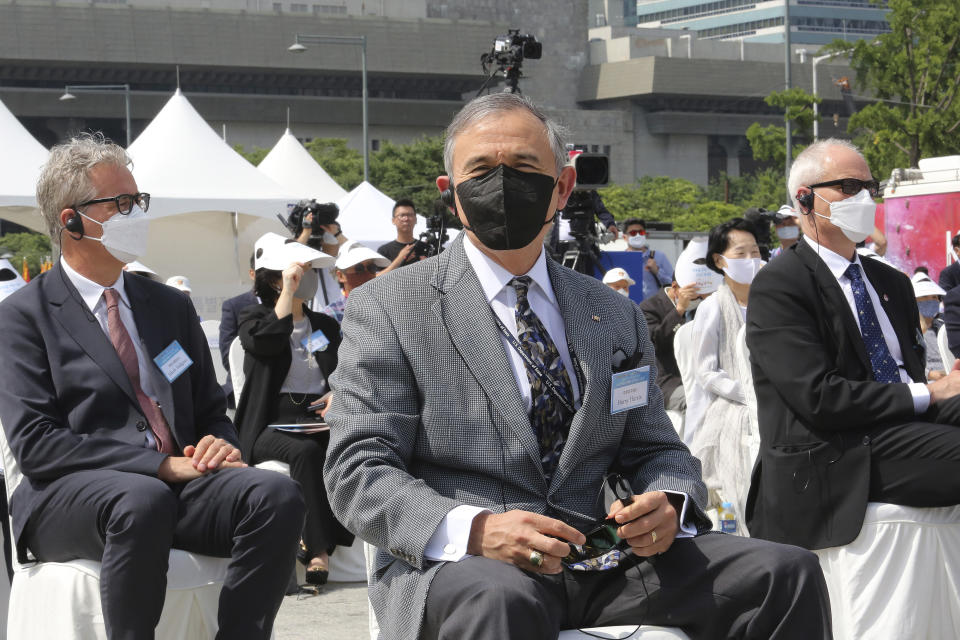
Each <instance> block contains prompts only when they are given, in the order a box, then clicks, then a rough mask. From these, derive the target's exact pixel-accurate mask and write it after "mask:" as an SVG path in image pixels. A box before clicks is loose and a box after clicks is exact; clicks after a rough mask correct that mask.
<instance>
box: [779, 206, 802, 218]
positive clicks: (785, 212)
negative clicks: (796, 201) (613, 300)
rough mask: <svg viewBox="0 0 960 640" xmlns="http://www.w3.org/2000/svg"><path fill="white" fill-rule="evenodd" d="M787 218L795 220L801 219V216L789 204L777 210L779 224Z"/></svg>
mask: <svg viewBox="0 0 960 640" xmlns="http://www.w3.org/2000/svg"><path fill="white" fill-rule="evenodd" d="M787 216H792V217H794V218H799V217H800V215H799V214H798V213H797V210H796V209H794V208H793V207H791V206H790V205H788V204H785V205H783V206H782V207H780V208H779V209H777V222H782V221H783V220H784V219H785V218H786V217H787Z"/></svg>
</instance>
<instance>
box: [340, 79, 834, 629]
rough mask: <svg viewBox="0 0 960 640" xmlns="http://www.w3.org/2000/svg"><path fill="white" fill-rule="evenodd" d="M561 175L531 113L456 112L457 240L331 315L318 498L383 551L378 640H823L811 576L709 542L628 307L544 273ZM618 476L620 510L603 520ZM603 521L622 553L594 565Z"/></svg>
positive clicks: (564, 273)
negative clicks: (666, 634)
mask: <svg viewBox="0 0 960 640" xmlns="http://www.w3.org/2000/svg"><path fill="white" fill-rule="evenodd" d="M565 160H566V154H565V150H564V141H563V135H562V131H561V130H560V129H559V127H558V126H557V125H556V124H555V123H553V122H552V121H550V120H549V119H548V118H546V117H545V116H544V115H543V113H542V112H540V111H539V109H537V107H535V106H534V105H533V104H532V103H531V102H529V101H528V100H526V99H524V98H522V97H519V96H516V95H513V94H491V95H488V96H484V97H481V98H477V99H476V100H474V101H472V102H470V103H469V104H468V105H467V106H465V107H464V108H463V110H462V111H461V112H460V113H459V114H458V115H457V116H456V118H455V119H454V121H453V122H452V123H451V125H450V127H449V128H448V130H447V142H446V148H445V151H444V161H445V165H446V170H447V173H448V175H447V176H442V177H440V178H438V180H437V185H438V187H439V188H440V190H441V191H442V192H443V198H444V200H445V201H446V202H447V204H448V205H450V206H451V207H452V208H454V209H455V210H456V212H457V215H458V216H459V217H460V220H461V221H462V222H463V223H464V228H465V231H464V233H463V234H461V235H460V237H459V238H458V239H457V240H456V241H455V242H454V243H453V245H452V246H451V247H450V248H449V249H448V250H447V251H446V252H444V253H442V254H440V255H439V256H438V257H436V258H431V259H429V260H426V261H423V262H421V263H419V264H417V265H414V266H411V267H408V268H406V269H402V270H400V271H397V272H394V273H391V274H389V275H387V276H385V277H383V278H376V279H375V280H373V281H372V282H370V283H367V284H365V285H364V286H362V287H359V288H357V289H354V290H353V291H352V292H351V294H350V297H349V300H348V303H347V309H346V316H345V318H344V322H343V343H342V345H341V347H340V351H339V360H340V362H339V366H338V368H337V371H336V373H335V374H334V376H333V380H332V384H333V387H334V388H335V389H336V395H335V398H334V401H333V403H332V409H331V411H330V412H329V413H328V414H327V419H328V421H329V422H330V427H331V438H330V448H329V449H328V452H327V463H326V467H325V469H324V478H325V481H326V486H327V490H328V491H329V493H330V498H331V503H332V505H333V509H334V511H335V513H336V515H337V518H338V519H339V520H340V521H341V522H343V523H344V524H345V525H346V527H347V528H348V529H350V530H351V531H353V532H354V533H356V534H357V535H358V536H360V537H361V538H363V539H365V540H367V541H369V542H370V543H371V544H373V545H375V546H376V547H377V548H378V549H379V551H378V553H377V557H376V566H375V570H374V573H373V575H372V578H371V582H370V599H371V601H372V602H373V606H374V609H375V611H376V614H377V619H378V620H379V623H380V627H381V638H385V639H391V638H398V639H410V640H415V639H416V638H445V639H455V640H462V639H464V638H471V639H472V638H490V639H496V640H503V639H505V638H517V639H521V640H527V639H529V638H544V639H553V638H556V637H557V635H558V633H559V631H560V630H561V629H565V628H577V627H590V626H602V625H612V624H641V623H642V624H661V625H667V626H674V627H681V628H682V629H684V630H685V631H686V632H687V633H689V634H690V635H691V636H692V637H706V638H714V637H716V638H721V637H736V638H764V639H766V638H829V637H830V612H829V604H828V599H827V593H826V587H825V585H824V581H823V575H822V573H821V572H820V569H819V566H818V564H817V561H816V558H815V557H814V556H813V555H812V554H810V553H809V552H807V551H804V550H801V549H799V548H796V547H791V546H786V545H778V544H773V543H769V542H764V541H759V540H749V539H745V538H739V537H735V536H728V535H721V534H708V533H706V532H707V531H708V530H709V529H710V522H709V520H708V519H707V518H706V517H705V515H704V513H703V505H704V500H705V498H706V491H705V489H704V485H703V482H702V481H701V479H700V464H699V462H698V461H697V460H696V459H695V458H693V457H692V456H691V455H690V452H689V451H688V450H687V448H686V447H685V446H684V445H683V444H682V443H681V442H680V440H679V439H678V437H677V435H676V433H675V431H674V429H673V427H672V426H671V423H670V420H669V419H668V418H667V416H666V414H665V412H664V409H663V398H662V395H661V393H660V390H659V389H658V388H657V386H656V385H655V384H654V383H653V381H654V380H655V379H656V368H655V364H654V353H653V346H652V345H651V343H650V340H649V338H648V336H647V329H646V325H645V323H644V318H643V314H642V313H641V312H640V311H639V308H638V307H636V306H635V305H634V304H633V303H632V302H630V301H629V300H628V299H626V298H624V297H623V296H620V295H617V294H616V292H614V291H613V290H611V289H608V288H607V287H604V286H603V285H602V284H601V283H600V282H599V281H597V280H594V279H591V278H589V277H586V276H583V275H581V274H578V273H575V272H574V271H571V270H568V269H565V268H563V267H561V266H559V265H557V264H556V263H554V262H552V261H550V260H549V259H547V258H546V256H545V253H544V251H543V239H544V237H545V235H546V234H547V233H548V232H549V230H550V226H551V223H552V222H553V220H554V217H555V214H556V212H557V211H558V210H560V209H562V208H563V206H564V204H565V203H566V200H567V197H568V196H569V195H570V193H571V191H572V189H573V187H574V184H575V181H576V175H575V171H574V170H573V169H572V168H571V167H569V166H566V163H565ZM613 472H617V473H619V474H621V476H622V477H623V478H625V479H626V480H627V481H628V482H629V484H630V486H631V487H632V492H633V493H634V494H635V495H632V496H628V495H625V496H624V497H625V498H627V499H626V500H623V501H620V500H618V501H617V502H615V503H614V504H613V506H612V507H610V509H609V511H607V510H606V509H604V505H603V504H602V495H603V486H604V478H605V477H607V476H608V475H609V474H611V473H613ZM608 513H609V514H610V515H613V516H614V520H615V524H613V526H612V527H610V528H612V529H615V530H616V531H617V533H618V535H619V536H620V538H622V539H623V540H624V541H625V542H624V543H622V544H621V545H620V546H621V547H622V548H623V551H622V552H621V549H619V548H617V547H615V546H609V545H608V546H604V545H603V543H602V540H603V539H604V536H603V535H602V534H603V532H604V531H605V530H609V529H604V527H602V526H597V525H598V522H599V520H601V519H602V518H603V517H604V516H605V515H607V514H608ZM585 533H586V534H590V536H591V537H590V539H589V541H588V540H587V538H586V536H585V535H584V534H585ZM613 540H616V538H614V539H613ZM585 542H586V543H587V544H586V545H585V546H583V545H584V543H585ZM568 554H569V555H568Z"/></svg>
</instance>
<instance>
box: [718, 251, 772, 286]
mask: <svg viewBox="0 0 960 640" xmlns="http://www.w3.org/2000/svg"><path fill="white" fill-rule="evenodd" d="M723 259H724V261H725V262H726V263H727V266H725V267H723V272H724V273H725V274H727V276H729V277H730V279H731V280H733V281H734V282H737V283H739V284H750V283H751V282H753V278H754V276H756V275H757V272H758V271H760V267H762V266H763V265H765V264H766V263H765V262H764V261H763V260H761V259H760V258H728V257H726V256H724V257H723Z"/></svg>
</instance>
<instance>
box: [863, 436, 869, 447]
mask: <svg viewBox="0 0 960 640" xmlns="http://www.w3.org/2000/svg"><path fill="white" fill-rule="evenodd" d="M861 442H863V445H864V446H867V445H869V444H870V436H863V440H861Z"/></svg>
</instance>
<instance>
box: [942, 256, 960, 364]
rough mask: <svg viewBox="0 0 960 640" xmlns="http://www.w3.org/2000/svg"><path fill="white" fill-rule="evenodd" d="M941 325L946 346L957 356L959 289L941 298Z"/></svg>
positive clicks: (959, 308)
mask: <svg viewBox="0 0 960 640" xmlns="http://www.w3.org/2000/svg"><path fill="white" fill-rule="evenodd" d="M957 264H960V263H957ZM941 286H943V285H941ZM943 323H944V324H945V325H946V327H947V345H948V346H949V347H950V352H951V353H953V355H954V356H957V354H960V287H956V288H954V289H952V290H950V291H948V292H947V295H945V296H944V297H943Z"/></svg>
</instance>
